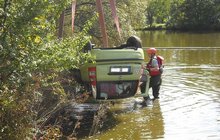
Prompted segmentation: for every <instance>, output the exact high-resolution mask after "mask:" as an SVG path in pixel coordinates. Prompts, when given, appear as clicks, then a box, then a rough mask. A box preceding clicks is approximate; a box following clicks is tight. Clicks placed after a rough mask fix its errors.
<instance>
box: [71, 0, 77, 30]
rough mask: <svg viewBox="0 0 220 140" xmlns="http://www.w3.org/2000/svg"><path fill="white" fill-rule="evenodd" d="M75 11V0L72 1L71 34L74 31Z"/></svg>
mask: <svg viewBox="0 0 220 140" xmlns="http://www.w3.org/2000/svg"><path fill="white" fill-rule="evenodd" d="M75 11H76V0H73V2H72V33H73V31H74V20H75Z"/></svg>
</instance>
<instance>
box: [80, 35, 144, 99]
mask: <svg viewBox="0 0 220 140" xmlns="http://www.w3.org/2000/svg"><path fill="white" fill-rule="evenodd" d="M132 37H133V36H132ZM130 38H131V37H130ZM130 38H129V39H130ZM129 39H128V41H127V43H126V44H123V45H121V46H119V47H115V48H90V49H89V50H88V51H87V53H91V55H92V56H94V58H95V63H92V62H91V63H85V64H83V65H82V66H81V67H80V69H79V74H80V80H79V81H80V82H81V84H82V85H83V86H84V87H85V88H86V89H87V90H88V91H90V92H91V93H92V95H93V97H94V98H95V99H98V100H109V99H123V98H128V97H132V96H134V95H135V94H136V92H137V89H138V86H139V79H140V76H141V71H142V65H143V64H144V52H143V49H142V47H141V46H140V41H139V40H137V39H134V38H133V42H132V43H129ZM135 41H136V42H135Z"/></svg>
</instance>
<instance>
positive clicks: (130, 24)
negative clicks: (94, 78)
mask: <svg viewBox="0 0 220 140" xmlns="http://www.w3.org/2000/svg"><path fill="white" fill-rule="evenodd" d="M115 2H116V7H117V15H118V17H119V23H120V28H121V31H122V39H120V38H119V37H118V33H117V30H116V26H115V24H114V20H113V17H112V14H111V9H110V6H109V0H103V3H102V4H103V9H104V15H105V23H106V29H107V34H108V39H109V42H110V44H111V45H112V46H117V45H120V44H121V43H122V42H125V40H126V39H127V38H128V36H130V35H132V34H136V32H135V29H138V28H141V27H143V26H144V25H145V23H146V20H145V14H144V11H145V6H146V3H147V2H145V1H143V2H141V1H128V0H116V1H115ZM65 15H66V16H65V17H66V19H65V20H66V21H65V30H64V32H65V36H69V35H70V34H72V33H71V32H70V31H71V29H70V28H71V15H70V9H68V10H66V14H65ZM94 15H97V10H96V5H95V1H91V0H80V1H77V6H76V15H75V26H74V33H78V32H80V31H81V30H82V29H83V25H84V23H85V21H86V20H88V19H89V18H90V17H92V16H94ZM88 33H89V35H90V36H92V39H93V40H92V42H93V43H95V44H96V45H97V46H101V44H102V39H101V32H100V26H99V22H98V20H96V21H95V24H93V26H92V28H91V29H90V30H89V31H88Z"/></svg>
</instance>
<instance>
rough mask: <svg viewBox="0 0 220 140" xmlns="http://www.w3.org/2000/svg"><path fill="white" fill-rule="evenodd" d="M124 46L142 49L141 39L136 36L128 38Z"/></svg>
mask: <svg viewBox="0 0 220 140" xmlns="http://www.w3.org/2000/svg"><path fill="white" fill-rule="evenodd" d="M126 44H127V47H129V48H133V47H134V48H136V49H137V48H142V45H141V39H140V38H139V37H137V36H130V37H129V38H128V40H127V43H126Z"/></svg>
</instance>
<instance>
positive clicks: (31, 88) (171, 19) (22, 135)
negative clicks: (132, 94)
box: [0, 0, 220, 140]
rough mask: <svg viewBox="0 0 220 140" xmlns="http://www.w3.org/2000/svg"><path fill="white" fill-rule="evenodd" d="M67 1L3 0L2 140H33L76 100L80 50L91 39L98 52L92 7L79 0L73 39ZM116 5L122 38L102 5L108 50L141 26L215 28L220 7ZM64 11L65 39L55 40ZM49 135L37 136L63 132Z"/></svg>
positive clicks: (166, 0)
mask: <svg viewBox="0 0 220 140" xmlns="http://www.w3.org/2000/svg"><path fill="white" fill-rule="evenodd" d="M71 2H72V0H63V1H42V0H25V1H22V0H20V1H14V0H0V6H1V7H0V139H9V140H10V139H11V140H12V139H13V140H16V139H32V137H33V136H34V135H35V134H36V133H38V131H40V130H39V123H41V122H44V121H45V119H47V118H48V117H49V116H50V114H51V113H52V112H53V110H56V108H57V107H58V106H62V105H63V104H65V103H69V102H72V99H76V98H72V96H73V95H74V94H75V93H76V91H75V89H74V87H77V86H78V85H77V84H76V82H75V80H74V79H73V77H71V76H72V75H71V71H70V70H71V69H73V68H78V67H79V65H80V64H81V63H84V62H85V61H88V59H92V58H91V56H89V55H87V54H83V53H81V51H80V50H81V49H82V47H83V46H84V45H85V44H86V43H87V42H88V41H89V40H91V39H92V41H93V42H95V43H96V45H97V46H100V44H101V35H100V30H99V24H98V20H97V13H96V7H95V1H91V0H80V1H77V7H76V8H77V10H76V16H75V27H74V33H72V31H71V10H70V9H71V6H70V5H71ZM116 2H117V14H118V17H119V22H120V28H121V35H122V37H121V38H120V37H118V33H117V31H116V28H114V27H115V25H114V22H113V20H112V17H111V10H110V7H109V3H108V1H107V0H106V1H103V5H104V12H105V18H106V26H107V34H108V36H109V42H110V44H113V45H119V44H120V43H123V42H124V41H125V40H126V39H127V37H128V36H129V35H132V34H135V29H143V28H146V27H147V28H150V29H153V28H154V27H156V29H160V28H165V29H220V13H219V11H220V2H219V1H218V0H203V1H201V0H147V1H144V0H143V1H128V0H121V1H116ZM62 11H64V12H65V24H64V34H63V38H62V39H57V32H58V26H59V22H58V21H59V16H60V14H61V13H62ZM65 87H67V88H69V87H70V88H73V89H72V90H71V91H70V90H66V88H65ZM77 101H80V99H78V98H77ZM74 102H76V100H75V101H74ZM52 128H54V129H48V130H47V131H45V133H44V134H45V135H43V134H42V135H41V136H42V137H43V136H45V138H46V137H47V136H46V135H47V134H48V135H51V133H52V134H54V137H52V138H54V139H55V138H56V136H58V135H59V136H60V135H62V134H61V133H60V132H58V131H56V130H57V129H58V130H60V128H57V127H52ZM53 130H54V131H53ZM47 132H48V133H47ZM49 132H51V133H50V134H49Z"/></svg>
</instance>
